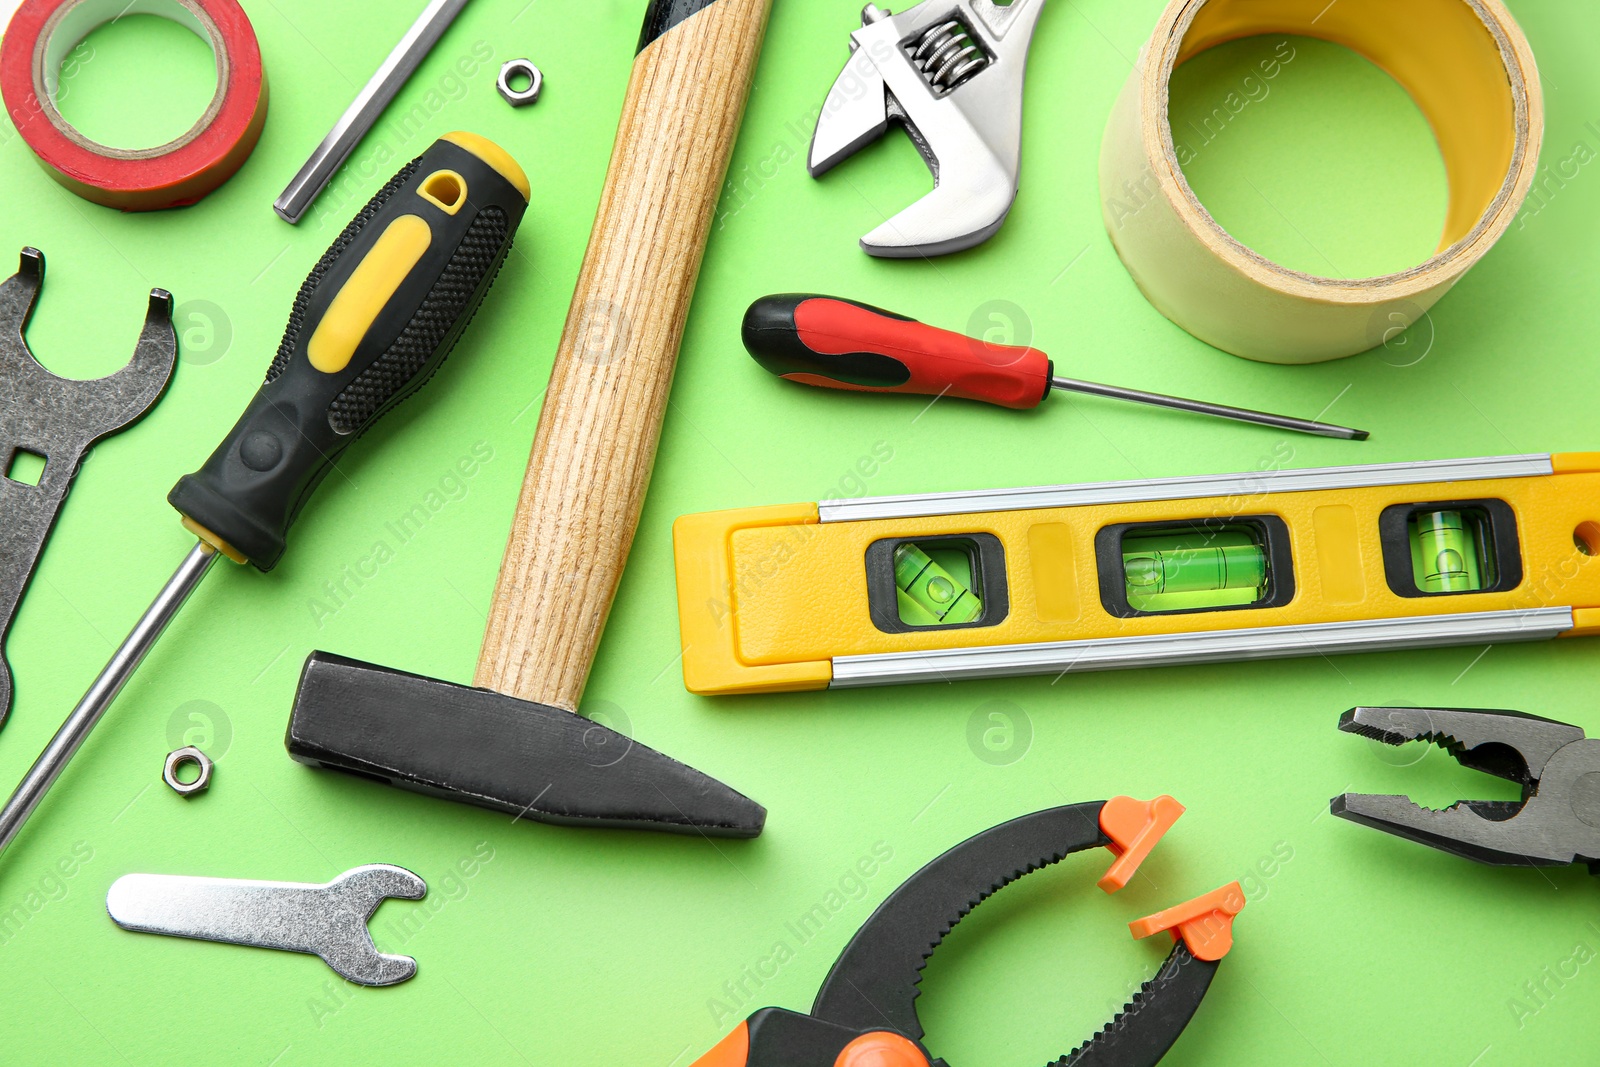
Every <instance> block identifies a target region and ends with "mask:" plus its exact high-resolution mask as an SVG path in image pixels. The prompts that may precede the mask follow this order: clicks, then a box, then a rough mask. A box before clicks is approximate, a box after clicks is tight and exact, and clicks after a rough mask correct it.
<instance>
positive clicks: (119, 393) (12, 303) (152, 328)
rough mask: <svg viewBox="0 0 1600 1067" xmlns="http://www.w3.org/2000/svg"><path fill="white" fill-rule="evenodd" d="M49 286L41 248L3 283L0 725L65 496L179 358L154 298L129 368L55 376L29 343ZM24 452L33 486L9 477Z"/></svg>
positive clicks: (168, 318) (167, 297)
mask: <svg viewBox="0 0 1600 1067" xmlns="http://www.w3.org/2000/svg"><path fill="white" fill-rule="evenodd" d="M43 283H44V253H42V252H40V251H39V250H38V249H37V248H24V249H23V250H22V261H21V264H20V265H19V266H18V267H17V273H15V274H13V275H12V276H11V277H10V278H7V279H6V280H5V281H4V282H3V283H0V722H4V721H5V718H6V715H7V713H8V712H9V711H10V708H11V689H12V686H11V671H10V669H9V668H8V667H7V666H6V662H5V656H4V650H5V639H6V633H7V631H8V630H9V629H10V628H11V622H12V619H13V618H14V617H15V615H16V612H17V606H18V604H20V603H21V601H22V594H23V593H24V592H26V591H27V588H28V581H29V579H30V578H32V577H33V571H34V568H35V567H37V566H38V563H39V555H40V553H42V552H43V551H44V545H45V542H46V541H47V540H49V538H50V530H51V528H52V527H54V526H55V523H56V516H57V515H58V514H60V512H61V506H62V504H64V503H65V502H66V499H67V490H69V489H71V488H72V481H73V479H74V478H76V477H77V474H78V468H79V467H80V466H81V465H82V463H83V458H84V456H85V455H86V454H87V453H88V451H89V449H90V447H91V446H93V445H94V443H95V442H96V441H98V440H100V439H101V438H102V437H106V436H109V435H110V434H113V433H116V432H117V431H118V430H121V429H123V428H124V427H126V426H128V425H130V424H132V423H134V422H136V421H138V419H139V417H140V416H142V415H143V414H144V413H145V412H146V411H149V410H150V408H151V406H152V405H153V404H155V402H156V401H157V400H158V399H159V398H160V397H161V394H162V392H163V391H164V390H165V389H166V387H167V382H168V381H169V380H170V379H171V378H172V368H173V364H174V362H175V361H176V360H177V357H178V340H177V336H176V334H175V333H174V331H173V328H172V294H171V293H168V292H167V291H166V290H165V289H152V290H150V303H149V307H148V310H147V311H146V312H145V319H144V330H143V332H141V333H140V335H139V343H138V346H137V347H136V348H135V349H134V352H133V359H132V360H131V361H129V363H128V365H127V366H125V367H123V368H122V369H121V370H119V371H117V372H116V373H115V374H112V375H110V376H108V377H105V378H100V379H97V380H95V381H86V382H84V381H73V380H71V379H68V378H61V377H57V376H56V375H54V374H51V373H50V372H49V371H47V370H45V369H44V367H42V366H40V365H39V362H38V361H37V360H35V359H34V358H33V353H32V352H30V351H28V342H27V341H26V340H25V339H24V338H23V331H24V330H25V329H26V328H27V325H28V319H29V318H30V317H31V316H32V315H33V306H34V303H35V302H36V301H37V300H38V298H39V288H40V286H41V285H43ZM19 452H28V453H31V454H33V455H35V456H39V457H41V458H42V459H43V460H44V470H43V472H42V473H41V474H40V476H39V481H38V483H37V484H35V485H29V484H26V483H25V482H20V481H13V480H12V479H11V478H8V477H6V476H5V475H6V471H7V470H8V469H9V468H10V466H11V463H12V460H13V459H14V458H15V456H16V455H17V453H19Z"/></svg>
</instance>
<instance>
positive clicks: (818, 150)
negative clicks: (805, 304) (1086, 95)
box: [807, 0, 1044, 258]
mask: <svg viewBox="0 0 1600 1067" xmlns="http://www.w3.org/2000/svg"><path fill="white" fill-rule="evenodd" d="M1043 9H1044V0H1012V3H1010V4H1007V5H1005V6H1001V5H998V4H995V3H993V2H992V0H954V2H952V0H925V2H924V3H921V4H918V5H916V6H915V7H912V8H909V9H907V10H906V11H902V12H901V13H900V14H898V15H894V14H890V13H889V12H888V11H885V10H883V9H881V8H879V7H877V6H876V5H875V4H868V5H867V7H866V9H865V10H864V11H863V12H862V16H861V18H862V27H861V28H860V29H858V30H856V31H855V32H853V33H852V34H851V35H850V59H849V61H848V62H847V63H846V64H845V67H844V70H842V71H841V72H840V74H839V77H838V78H837V79H835V81H834V83H833V88H832V89H831V90H830V91H829V93H828V96H827V99H826V100H825V101H824V102H823V105H822V110H821V113H820V114H819V116H818V119H817V127H816V132H815V134H814V135H813V138H812V142H811V152H810V156H809V158H808V160H807V169H808V170H809V171H810V172H811V176H812V177H818V176H820V175H821V174H823V173H824V172H826V171H828V170H830V169H832V168H833V167H834V166H835V165H837V164H838V163H840V162H841V161H843V160H844V159H846V158H848V157H849V156H852V155H854V154H855V153H856V152H857V151H859V150H860V149H861V148H863V147H864V146H866V145H867V144H870V143H871V142H873V141H875V140H877V139H878V138H879V137H882V136H883V135H884V133H885V132H886V131H887V130H888V128H889V123H890V121H891V120H892V121H895V122H898V123H899V124H900V125H902V126H903V127H905V130H906V133H907V134H908V135H909V136H910V137H911V140H912V142H913V143H914V144H915V145H916V146H917V150H918V151H919V152H920V153H921V154H922V158H923V159H924V161H926V163H927V164H928V169H929V170H930V171H932V172H933V179H934V189H933V191H932V192H931V193H929V194H928V195H927V196H925V197H923V198H922V199H921V200H919V201H917V202H916V203H914V204H912V205H911V206H910V207H908V208H906V209H905V210H904V211H901V212H900V213H899V214H897V215H895V216H894V217H893V218H891V219H889V220H888V221H887V222H885V223H883V224H882V225H881V226H878V227H877V228H876V229H874V230H873V231H872V232H871V233H869V234H867V235H866V236H865V237H863V238H862V239H861V247H862V248H863V249H864V250H865V251H866V252H868V253H869V254H871V255H874V256H884V257H890V258H911V257H920V256H936V255H943V254H944V253H947V252H957V251H960V250H961V249H964V248H971V247H972V246H973V245H976V244H981V243H982V242H983V241H985V240H987V239H988V238H989V237H990V236H992V235H993V234H994V233H995V231H997V230H998V229H999V228H1000V226H1001V224H1002V223H1004V222H1005V219H1006V215H1007V214H1008V213H1009V212H1010V210H1011V205H1012V203H1013V201H1015V200H1016V196H1017V182H1018V171H1019V168H1020V165H1021V155H1022V87H1023V82H1024V80H1025V76H1026V74H1027V64H1028V47H1029V45H1030V44H1031V43H1032V41H1033V32H1034V29H1035V28H1036V26H1037V25H1038V21H1039V15H1040V13H1041V12H1042V11H1043Z"/></svg>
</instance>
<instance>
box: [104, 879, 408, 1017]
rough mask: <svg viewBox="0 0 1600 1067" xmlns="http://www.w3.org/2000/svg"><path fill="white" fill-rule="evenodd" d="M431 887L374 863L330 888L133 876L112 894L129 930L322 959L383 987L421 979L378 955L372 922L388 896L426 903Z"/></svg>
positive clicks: (113, 910)
mask: <svg viewBox="0 0 1600 1067" xmlns="http://www.w3.org/2000/svg"><path fill="white" fill-rule="evenodd" d="M427 891H428V886H427V883H425V882H424V881H423V880H422V879H421V878H418V877H417V876H416V875H414V874H412V873H411V872H410V871H408V870H406V869H405V868H404V867H395V866H391V865H390V864H387V863H373V864H368V865H366V866H364V867H354V868H352V869H350V870H348V871H345V872H344V873H343V874H341V875H340V876H339V877H337V878H335V879H334V880H333V881H331V882H328V883H327V884H325V885H307V884H305V883H301V882H255V881H243V880H236V879H231V878H185V877H180V876H176V875H164V874H128V875H123V876H122V877H121V878H118V879H117V880H116V881H115V882H113V883H112V885H111V890H110V892H108V893H107V894H106V911H107V913H109V914H110V916H111V920H112V921H113V922H115V923H116V924H117V925H118V926H120V927H122V928H123V929H124V930H136V931H138V932H140V933H145V934H166V935H168V936H170V937H192V938H197V939H199V940H201V941H224V942H227V943H229V944H233V945H253V946H255V947H257V948H277V949H284V950H286V951H289V952H308V953H311V954H312V955H316V956H321V957H322V959H323V962H325V963H327V965H328V966H329V967H332V968H333V969H334V970H335V971H337V972H338V973H339V976H340V977H341V978H344V979H345V980H346V981H349V982H355V983H356V984H357V985H369V986H384V985H395V984H396V983H398V982H404V981H405V980H406V979H407V978H410V977H411V976H412V975H414V974H416V973H417V961H416V960H414V959H412V958H411V957H410V956H395V955H390V954H388V953H383V952H379V951H378V950H377V948H376V947H375V946H374V945H373V943H372V935H371V934H369V933H368V932H367V920H368V919H370V918H372V913H373V912H375V911H377V910H378V905H379V904H382V903H383V902H384V901H385V900H386V899H388V898H389V897H396V898H398V899H401V900H421V899H422V897H423V895H424V894H425V893H427Z"/></svg>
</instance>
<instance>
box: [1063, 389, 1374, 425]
mask: <svg viewBox="0 0 1600 1067" xmlns="http://www.w3.org/2000/svg"><path fill="white" fill-rule="evenodd" d="M1050 384H1051V385H1052V386H1054V387H1055V388H1057V389H1066V390H1068V391H1070V392H1074V393H1088V394H1089V395H1090V396H1105V397H1110V398H1111V399H1113V400H1131V401H1132V402H1133V403H1135V404H1154V405H1155V406H1156V407H1163V408H1177V409H1178V410H1179V411H1193V412H1196V413H1198V414H1201V415H1215V416H1216V417H1217V418H1219V419H1233V420H1234V421H1235V422H1253V423H1255V424H1256V425H1258V426H1275V427H1277V428H1278V429H1280V430H1293V431H1295V432H1296V433H1309V434H1315V435H1316V436H1318V437H1337V438H1340V439H1342V440H1345V441H1365V440H1366V439H1367V437H1368V436H1369V435H1368V433H1367V431H1365V430H1352V429H1350V428H1349V427H1348V426H1334V425H1333V424H1331V423H1326V422H1313V421H1312V420H1311V419H1296V418H1291V417H1290V416H1288V415H1272V414H1269V413H1268V412H1265V411H1252V410H1251V409H1249V408H1234V407H1229V406H1227V405H1226V404H1212V403H1208V402H1206V401H1204V400H1185V399H1184V398H1183V397H1181V396H1168V395H1167V394H1165V393H1147V392H1145V391H1144V390H1143V389H1125V388H1123V387H1122V386H1120V385H1100V384H1099V383H1098V382H1085V381H1080V380H1079V379H1077V378H1051V379H1050Z"/></svg>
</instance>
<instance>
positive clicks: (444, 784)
mask: <svg viewBox="0 0 1600 1067" xmlns="http://www.w3.org/2000/svg"><path fill="white" fill-rule="evenodd" d="M284 744H285V746H286V747H287V748H288V750H289V755H290V756H292V757H294V759H296V760H298V761H299V762H301V763H305V764H309V765H311V766H313V767H327V768H330V769H332V770H338V771H348V772H350V773H351V774H357V775H360V776H361V777H364V778H374V779H377V780H378V781H381V782H386V783H388V784H390V785H395V786H399V787H400V788H401V789H409V790H412V791H413V792H418V793H427V794H428V795H430V796H436V797H443V798H445V799H446V800H457V801H461V802H463V803H467V804H476V805H478V806H480V807H485V808H493V809H494V810H496V811H503V812H507V813H508V814H511V815H514V816H518V817H520V818H527V819H535V820H538V821H540V822H549V823H561V824H565V825H569V826H596V827H613V828H624V829H635V830H663V831H668V832H672V833H684V834H703V835H706V836H711V837H755V836H756V835H758V834H759V833H761V828H762V826H763V825H764V824H765V822H766V818H767V812H766V809H765V808H763V807H762V806H761V805H760V804H757V803H756V802H755V801H753V800H751V799H750V798H749V797H746V796H744V795H743V794H741V793H737V792H735V791H734V790H732V789H730V788H728V787H727V786H725V785H723V784H722V783H721V782H719V781H717V780H716V779H714V778H710V777H707V776H706V775H704V774H701V773H700V772H699V771H697V770H695V769H694V768H693V767H687V766H685V765H683V764H682V763H679V762H678V761H677V760H675V759H672V758H670V757H668V756H663V755H662V754H661V753H659V752H657V751H655V750H654V749H652V748H647V747H646V746H644V745H641V744H639V743H638V742H636V741H633V740H631V739H629V738H628V737H626V736H624V735H622V734H619V733H617V732H615V731H613V730H609V729H607V728H606V727H604V726H601V725H600V724H599V723H596V722H592V721H590V720H589V719H585V718H583V717H582V716H579V715H574V714H573V713H572V712H570V711H566V710H564V709H561V708H554V707H550V706H548V705H545V704H536V703H533V702H532V701H527V700H518V699H517V698H515V697H509V696H505V695H503V694H500V693H496V692H493V691H492V690H488V689H474V688H472V687H470V686H465V685H455V684H452V683H450V682H441V681H439V680H437V679H434V678H424V677H421V676H419V675H415V674H406V673H404V672H401V671H395V670H389V669H388V668H386V667H376V666H373V665H372V664H368V663H358V662H356V661H354V660H349V659H344V658H343V657H340V656H331V655H328V654H327V653H325V652H314V653H312V654H311V657H310V658H309V659H308V660H306V666H305V671H304V672H303V673H302V674H301V675H300V688H299V691H298V692H297V693H296V695H295V703H294V711H293V713H292V714H291V715H290V718H289V732H288V736H287V737H286V738H285V739H284Z"/></svg>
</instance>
